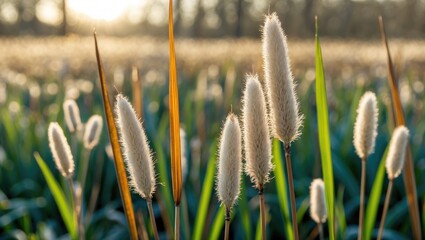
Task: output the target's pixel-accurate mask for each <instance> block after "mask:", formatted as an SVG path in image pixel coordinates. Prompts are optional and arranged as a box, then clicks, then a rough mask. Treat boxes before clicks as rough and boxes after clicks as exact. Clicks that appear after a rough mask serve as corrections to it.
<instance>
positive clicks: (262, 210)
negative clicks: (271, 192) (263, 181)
mask: <svg viewBox="0 0 425 240" xmlns="http://www.w3.org/2000/svg"><path fill="white" fill-rule="evenodd" d="M263 190H264V188H263V185H261V186H260V191H259V192H258V195H259V197H260V214H261V233H262V236H263V240H265V239H266V236H267V230H266V209H265V206H264V193H263Z"/></svg>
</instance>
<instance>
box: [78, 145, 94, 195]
mask: <svg viewBox="0 0 425 240" xmlns="http://www.w3.org/2000/svg"><path fill="white" fill-rule="evenodd" d="M90 154H91V150H89V149H86V148H84V150H83V157H82V158H81V159H82V163H81V169H80V180H81V182H80V183H81V188H82V189H83V191H84V189H85V185H86V178H87V171H88V168H89V160H90Z"/></svg>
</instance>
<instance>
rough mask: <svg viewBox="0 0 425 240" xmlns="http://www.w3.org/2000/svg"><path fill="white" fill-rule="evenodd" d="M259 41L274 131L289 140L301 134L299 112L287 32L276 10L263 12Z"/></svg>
mask: <svg viewBox="0 0 425 240" xmlns="http://www.w3.org/2000/svg"><path fill="white" fill-rule="evenodd" d="M262 44H263V61H264V74H265V79H266V86H267V93H268V94H267V96H268V101H269V105H270V117H271V123H272V130H273V134H274V136H275V137H276V138H278V139H279V140H280V141H282V142H284V143H286V144H289V143H291V142H292V141H294V140H295V139H296V138H297V137H298V136H299V135H300V127H301V125H302V116H301V115H300V114H299V110H298V99H297V96H296V94H295V84H294V78H293V76H292V72H291V66H290V60H289V56H288V47H287V45H288V44H287V40H286V36H285V34H284V32H283V29H282V26H281V23H280V21H279V19H278V17H277V15H276V13H272V14H271V15H268V16H266V20H265V23H264V27H263V38H262Z"/></svg>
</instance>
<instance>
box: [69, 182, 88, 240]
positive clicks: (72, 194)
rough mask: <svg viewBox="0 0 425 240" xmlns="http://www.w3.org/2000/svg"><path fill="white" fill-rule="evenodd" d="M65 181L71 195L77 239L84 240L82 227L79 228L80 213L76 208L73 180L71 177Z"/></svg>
mask: <svg viewBox="0 0 425 240" xmlns="http://www.w3.org/2000/svg"><path fill="white" fill-rule="evenodd" d="M67 182H68V187H69V191H70V192H71V196H72V198H71V208H72V210H73V211H74V221H75V222H76V226H77V233H78V239H82V240H84V233H83V232H82V228H81V226H82V224H81V219H80V214H79V211H78V210H77V196H76V194H75V190H74V182H73V180H72V178H68V179H67Z"/></svg>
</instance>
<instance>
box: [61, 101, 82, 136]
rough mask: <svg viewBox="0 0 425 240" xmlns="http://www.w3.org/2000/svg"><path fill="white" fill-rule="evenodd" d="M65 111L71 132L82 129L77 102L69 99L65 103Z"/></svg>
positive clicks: (67, 124)
mask: <svg viewBox="0 0 425 240" xmlns="http://www.w3.org/2000/svg"><path fill="white" fill-rule="evenodd" d="M63 112H64V114H65V122H66V126H67V127H68V129H69V131H70V132H72V133H73V132H75V131H78V130H80V129H81V127H82V124H81V118H80V109H79V108H78V105H77V103H76V102H75V101H74V100H72V99H68V100H66V101H65V102H64V103H63Z"/></svg>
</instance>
